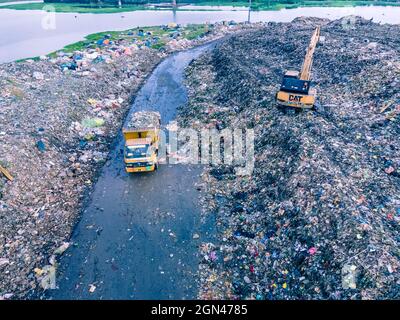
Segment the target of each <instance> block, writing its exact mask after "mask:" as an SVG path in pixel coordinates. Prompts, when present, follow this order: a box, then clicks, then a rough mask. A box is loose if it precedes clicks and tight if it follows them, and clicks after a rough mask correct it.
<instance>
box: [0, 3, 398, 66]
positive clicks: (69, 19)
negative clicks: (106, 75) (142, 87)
mask: <svg viewBox="0 0 400 320" xmlns="http://www.w3.org/2000/svg"><path fill="white" fill-rule="evenodd" d="M207 9H212V7H207ZM220 9H221V8H220ZM228 9H232V8H228ZM347 15H359V16H362V17H364V18H367V19H371V18H373V19H374V21H375V22H380V23H391V24H400V7H381V6H376V7H373V6H367V7H341V8H333V7H332V8H330V7H326V8H324V7H309V8H296V9H283V10H279V11H254V12H252V13H251V21H252V22H258V21H276V22H288V21H291V20H293V19H294V18H296V17H299V16H314V17H321V18H329V19H337V18H340V17H343V16H347ZM247 17H248V12H247V11H246V10H244V8H238V9H236V10H226V9H225V10H218V11H217V10H210V11H177V12H173V11H171V10H157V11H155V10H145V11H132V12H124V13H112V14H110V13H109V14H90V13H85V14H78V13H56V14H55V15H54V19H53V18H52V17H51V16H48V13H46V12H44V11H39V10H10V9H0V63H4V62H9V61H13V60H17V59H23V58H28V57H34V56H39V55H43V54H47V53H50V52H52V51H55V50H58V49H61V48H62V47H64V46H65V45H67V44H70V43H73V42H76V41H80V40H82V39H83V38H84V37H85V36H86V35H88V34H91V33H96V32H101V31H110V30H126V29H129V28H134V27H138V26H154V25H162V24H167V23H169V22H177V23H179V24H188V23H204V22H207V21H208V22H217V21H223V20H228V21H230V20H234V21H236V22H241V21H246V20H247ZM52 22H54V23H52ZM10 30H12V31H10Z"/></svg>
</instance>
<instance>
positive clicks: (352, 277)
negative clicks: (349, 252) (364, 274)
mask: <svg viewBox="0 0 400 320" xmlns="http://www.w3.org/2000/svg"><path fill="white" fill-rule="evenodd" d="M356 277H357V267H356V266H354V265H347V264H346V265H344V266H343V268H342V286H343V289H356V288H357V284H356Z"/></svg>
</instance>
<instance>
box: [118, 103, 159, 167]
mask: <svg viewBox="0 0 400 320" xmlns="http://www.w3.org/2000/svg"><path fill="white" fill-rule="evenodd" d="M160 124H161V117H160V114H159V113H158V112H154V111H139V112H135V113H133V114H132V115H131V117H130V118H129V120H128V121H127V123H126V125H125V126H124V128H123V130H122V132H123V134H124V139H125V147H124V161H125V168H126V171H127V172H143V171H154V170H156V169H157V167H158V158H157V157H158V147H159V141H160Z"/></svg>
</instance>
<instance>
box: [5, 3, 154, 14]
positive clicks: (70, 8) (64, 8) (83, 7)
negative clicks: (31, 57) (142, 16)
mask: <svg viewBox="0 0 400 320" xmlns="http://www.w3.org/2000/svg"><path fill="white" fill-rule="evenodd" d="M45 6H53V7H54V9H55V12H64V13H66V12H74V13H118V12H129V11H137V10H155V9H151V8H146V7H144V6H142V5H123V6H122V7H121V8H120V7H118V6H115V5H112V4H103V5H102V6H101V7H99V6H98V5H95V4H80V3H20V4H12V5H8V6H2V7H0V9H14V10H43V8H46V7H45ZM47 8H48V7H47Z"/></svg>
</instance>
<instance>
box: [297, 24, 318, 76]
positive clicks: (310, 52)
mask: <svg viewBox="0 0 400 320" xmlns="http://www.w3.org/2000/svg"><path fill="white" fill-rule="evenodd" d="M319 33H320V27H319V26H318V27H317V28H316V29H315V31H314V33H313V35H312V37H311V41H310V45H309V46H308V48H307V52H306V56H305V58H304V62H303V66H302V67H301V71H300V80H306V81H309V80H310V79H311V67H312V62H313V56H314V51H315V47H316V46H317V43H318V40H319Z"/></svg>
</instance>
